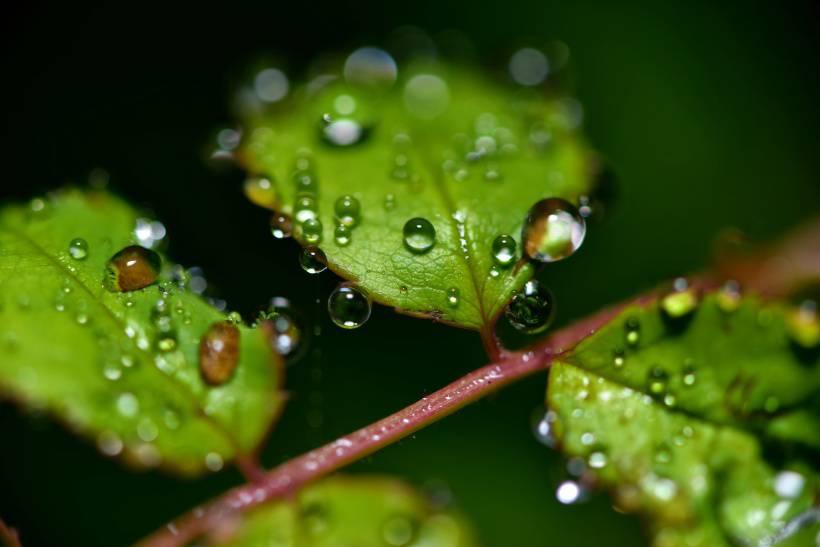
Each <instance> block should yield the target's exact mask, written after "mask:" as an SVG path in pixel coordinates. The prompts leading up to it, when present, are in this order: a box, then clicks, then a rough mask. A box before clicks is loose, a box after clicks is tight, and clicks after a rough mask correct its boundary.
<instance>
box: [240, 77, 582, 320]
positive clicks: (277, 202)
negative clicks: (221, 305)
mask: <svg viewBox="0 0 820 547" xmlns="http://www.w3.org/2000/svg"><path fill="white" fill-rule="evenodd" d="M399 74H400V76H399V79H398V81H397V82H395V84H394V85H393V86H392V87H391V88H390V89H388V90H381V91H378V90H374V89H373V88H372V87H366V86H358V87H357V86H354V85H352V84H349V83H343V82H342V81H341V80H337V81H331V83H327V81H328V80H327V76H323V77H320V78H317V79H316V80H314V81H312V82H310V83H309V84H307V85H306V86H304V87H301V88H298V89H296V90H295V91H294V92H293V93H291V95H290V96H289V97H288V98H287V99H285V100H284V101H282V102H281V103H277V104H276V105H275V106H268V107H266V108H265V107H261V106H260V105H258V104H256V105H255V106H256V108H250V107H249V106H248V104H247V103H244V107H243V108H242V110H243V117H244V120H243V123H244V131H245V135H246V138H245V142H244V144H243V146H242V148H241V150H240V152H239V158H240V161H241V162H242V163H243V164H244V166H245V167H246V168H247V169H248V171H249V172H250V173H251V174H253V175H259V176H263V177H266V178H267V180H268V181H272V184H273V189H274V190H273V192H271V193H270V194H268V198H267V199H268V203H267V205H270V206H271V207H272V208H274V209H277V210H279V211H281V212H284V213H286V214H288V215H290V216H291V217H294V216H296V217H298V214H297V213H298V210H295V208H296V204H297V199H298V197H299V195H300V193H302V190H304V185H303V186H299V184H298V182H296V181H295V180H294V178H293V177H294V174H295V170H296V167H297V165H307V163H302V164H300V163H299V162H309V165H310V167H309V169H310V170H312V173H313V174H315V180H316V182H317V187H316V188H313V189H311V191H312V192H313V191H314V190H315V192H314V193H313V195H314V196H315V198H316V202H317V204H318V207H317V210H318V218H319V220H320V221H321V224H322V229H321V244H320V245H321V248H322V249H323V250H324V252H325V253H326V255H327V258H328V262H329V265H330V268H331V269H332V270H334V271H335V272H337V273H338V274H340V275H341V276H343V277H345V278H348V279H352V280H355V281H356V282H357V283H358V284H359V285H360V286H362V287H363V288H364V289H366V290H367V291H368V292H369V293H370V295H371V296H372V297H373V298H374V299H375V300H376V301H378V302H381V303H383V304H386V305H390V306H395V307H396V308H398V309H399V310H400V311H404V312H407V313H410V314H414V315H422V316H427V317H432V318H435V319H438V320H442V321H445V322H449V323H453V324H456V325H459V326H462V327H466V328H471V329H480V328H482V327H483V326H485V325H487V324H489V323H490V322H491V321H492V319H493V318H494V316H495V315H497V314H498V313H499V311H500V310H501V309H503V307H504V305H505V304H506V302H507V301H508V300H509V298H510V296H511V295H512V293H513V292H514V291H515V290H517V289H518V288H520V287H521V285H522V284H523V283H524V282H525V281H526V280H527V279H528V278H530V277H531V276H532V272H533V268H532V267H531V266H530V265H529V264H525V265H523V267H520V268H518V267H516V266H514V265H510V266H508V267H506V268H498V273H499V274H500V275H498V276H491V275H490V271H491V269H492V268H493V266H494V265H495V263H494V260H493V257H492V253H491V247H492V244H493V241H494V239H495V238H496V237H497V236H499V235H502V234H508V235H511V236H512V237H513V238H515V240H516V242H517V250H516V258H520V257H521V251H522V248H523V243H522V241H521V229H522V224H523V222H524V219H525V216H526V214H527V211H528V210H529V209H530V207H531V206H532V205H533V204H535V203H536V202H538V201H539V200H541V199H544V198H548V197H559V198H563V199H566V200H568V201H570V202H573V203H576V204H577V203H578V200H579V197H580V196H581V195H584V194H587V193H588V192H589V191H590V187H591V179H592V175H593V172H594V171H595V163H596V162H595V161H594V159H595V158H594V157H593V155H592V154H591V151H590V150H589V149H588V148H587V147H586V145H585V143H584V142H583V139H582V137H581V135H580V131H579V129H578V124H579V123H580V119H579V118H580V113H579V109H580V107H579V106H578V104H577V103H576V102H575V101H573V100H571V99H569V98H568V97H564V96H555V95H553V96H545V95H543V94H541V93H536V92H534V91H532V90H523V89H518V90H515V89H510V88H507V87H504V86H502V85H500V84H499V83H497V82H494V81H492V80H491V79H489V78H487V77H486V76H484V75H482V74H480V73H479V72H477V71H475V70H472V69H467V68H463V67H456V66H445V65H434V66H423V67H413V66H410V67H407V68H406V70H405V69H401V70H400V71H399ZM321 78H324V80H322V79H321ZM425 91H426V93H427V95H425V94H424V93H423V92H425ZM436 93H440V94H443V95H442V96H443V97H444V98H442V97H441V96H440V97H439V98H442V103H441V104H438V105H437V103H436V101H435V100H434V99H435V98H436V96H437V95H436ZM247 95H252V91H251V90H246V92H245V95H244V96H247ZM434 107H435V108H434ZM439 107H440V108H439ZM351 109H352V110H351ZM340 111H344V112H351V113H350V114H348V115H342V114H339V112H340ZM325 114H329V115H330V116H331V118H332V119H336V118H338V119H341V120H347V121H352V122H353V123H356V124H359V125H358V128H359V129H361V130H362V131H361V133H360V134H358V133H356V126H348V127H345V128H343V129H345V130H348V133H346V134H345V135H344V136H345V137H349V138H351V139H354V138H355V137H356V136H357V135H361V139H360V140H361V142H356V143H355V144H352V145H348V146H332V145H329V144H328V143H327V142H326V141H327V140H328V139H327V135H326V133H323V132H326V131H327V130H328V126H326V125H323V124H324V122H323V121H322V120H323V116H324V115H325ZM354 140H355V139H354ZM343 195H352V196H353V197H355V198H356V199H357V200H358V201H359V203H360V205H361V214H360V220H359V222H358V223H357V225H356V226H355V227H354V228H353V229H352V231H351V234H350V240H351V241H350V243H349V244H347V245H339V244H338V243H337V242H336V240H335V238H334V229H335V226H336V225H337V224H338V220H337V218H336V214H335V209H334V205H335V202H336V200H337V199H338V198H340V197H341V196H343ZM255 201H256V202H257V203H264V202H265V198H264V197H262V196H259V195H257V196H256V199H255ZM417 217H420V218H424V219H427V220H428V221H429V222H430V223H432V225H433V227H434V228H435V233H436V235H435V245H434V246H433V248H432V249H431V250H429V252H426V253H424V254H415V253H413V252H411V251H410V250H408V248H406V246H405V244H404V239H403V228H404V225H405V223H406V222H407V221H408V220H410V219H413V218H417ZM295 233H296V235H297V237H299V226H298V223H296V230H295ZM306 239H307V238H306V237H304V235H302V236H301V240H302V242H303V243H304V242H305V240H306ZM454 295H456V296H455V297H454ZM456 300H457V304H454V302H455V301H456Z"/></svg>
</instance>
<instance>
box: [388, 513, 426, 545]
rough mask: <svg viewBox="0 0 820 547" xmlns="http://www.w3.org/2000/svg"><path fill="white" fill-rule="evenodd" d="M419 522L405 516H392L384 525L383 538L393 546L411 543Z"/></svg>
mask: <svg viewBox="0 0 820 547" xmlns="http://www.w3.org/2000/svg"><path fill="white" fill-rule="evenodd" d="M416 528H417V524H416V523H415V522H414V521H412V520H410V519H409V518H407V517H405V516H401V515H399V516H395V517H390V518H388V519H387V520H386V521H384V524H383V525H382V538H383V539H384V542H385V543H387V544H388V545H390V546H392V547H404V546H405V545H409V544H410V543H411V542H412V541H413V538H414V537H415V535H416Z"/></svg>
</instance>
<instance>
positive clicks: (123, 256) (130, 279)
mask: <svg viewBox="0 0 820 547" xmlns="http://www.w3.org/2000/svg"><path fill="white" fill-rule="evenodd" d="M161 262H162V261H161V259H160V257H159V255H158V254H157V253H155V252H154V251H152V250H151V249H146V248H145V247H140V246H138V245H131V246H129V247H126V248H124V249H122V250H121V251H119V252H118V253H117V254H115V255H114V256H112V257H111V258H110V259H109V260H108V262H107V263H106V271H105V286H106V288H107V289H108V290H109V291H113V292H117V291H120V292H129V291H136V290H139V289H142V288H145V287H147V286H149V285H151V284H153V283H155V282H156V281H157V278H158V276H159V271H160V266H161Z"/></svg>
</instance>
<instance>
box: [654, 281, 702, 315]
mask: <svg viewBox="0 0 820 547" xmlns="http://www.w3.org/2000/svg"><path fill="white" fill-rule="evenodd" d="M699 301H700V295H699V294H698V291H697V290H696V289H695V288H693V287H692V286H691V285H690V284H689V281H688V280H687V279H686V278H685V277H679V278H677V279H675V281H674V282H673V283H672V290H671V291H669V292H668V293H666V294H665V295H664V296H663V297H661V300H660V308H661V312H662V313H663V316H664V318H665V319H667V320H668V321H673V322H675V321H679V320H682V319H686V318H688V317H690V316H691V315H692V313H694V311H695V309H697V307H698V302H699Z"/></svg>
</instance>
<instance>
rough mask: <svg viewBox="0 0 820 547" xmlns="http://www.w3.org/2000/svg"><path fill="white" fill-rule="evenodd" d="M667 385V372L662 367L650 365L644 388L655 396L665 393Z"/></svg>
mask: <svg viewBox="0 0 820 547" xmlns="http://www.w3.org/2000/svg"><path fill="white" fill-rule="evenodd" d="M668 385H669V373H668V372H666V369H664V368H662V367H657V366H656V367H652V369H650V371H649V374H648V376H647V385H646V388H647V390H649V393H650V394H652V395H656V396H663V395H665V394H666V390H667V387H668Z"/></svg>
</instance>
